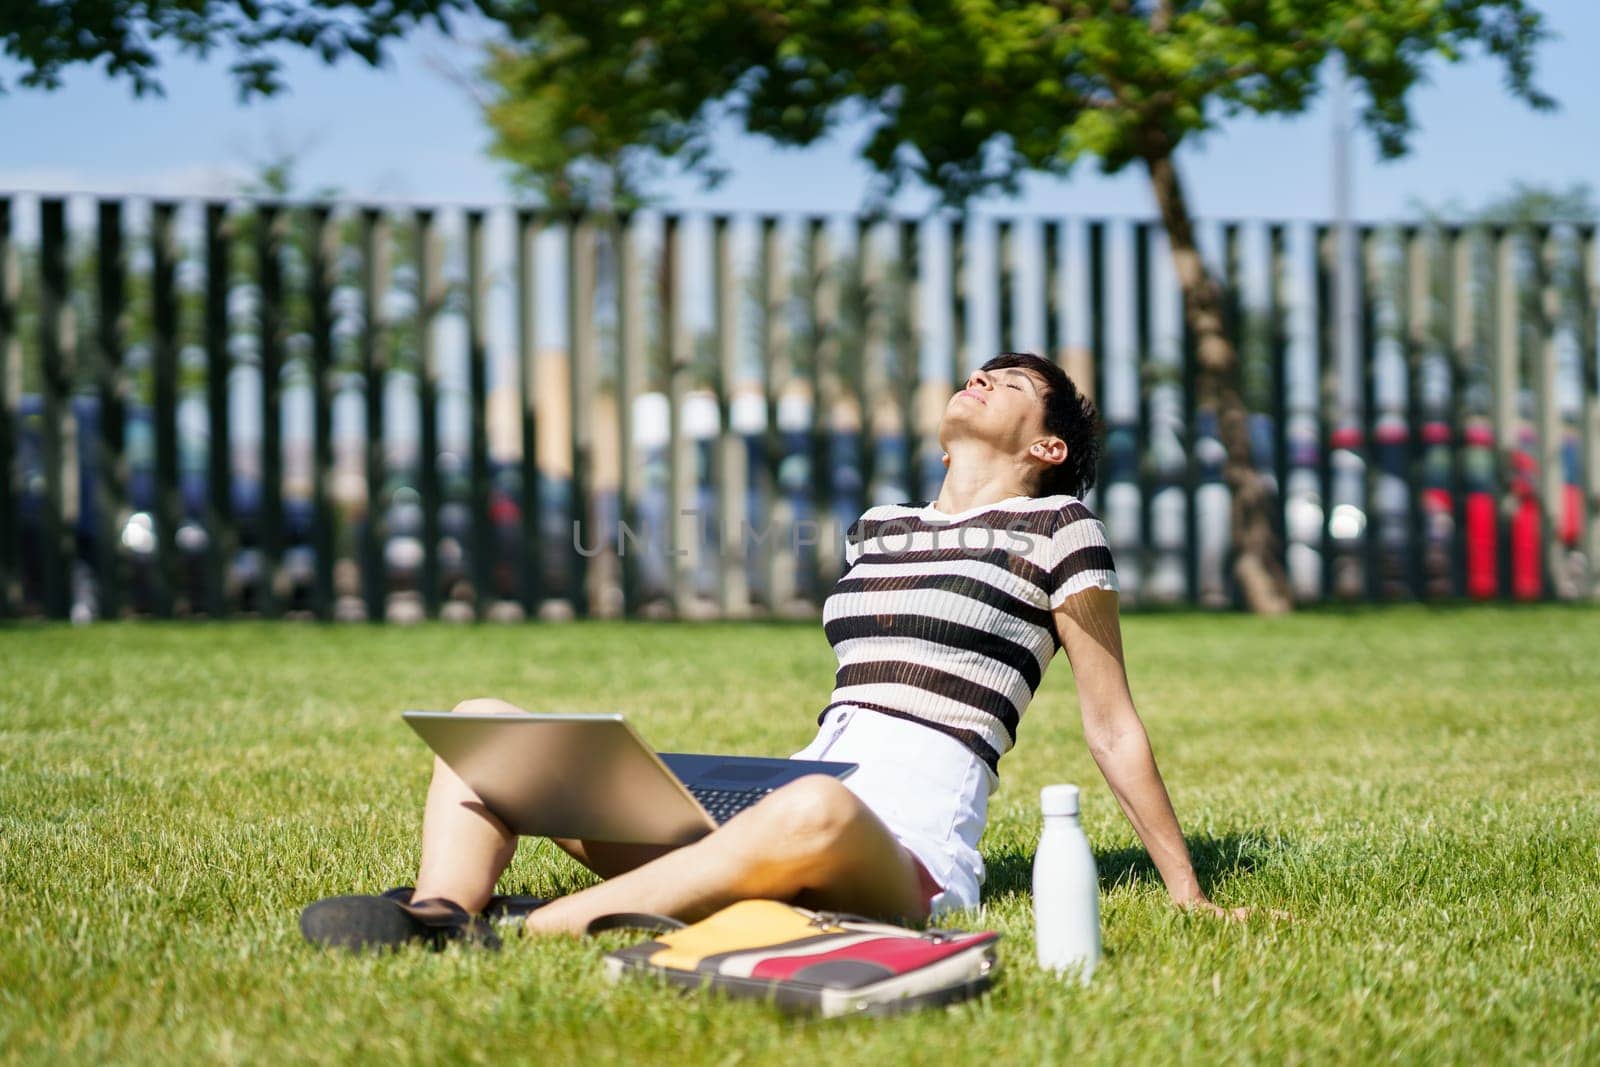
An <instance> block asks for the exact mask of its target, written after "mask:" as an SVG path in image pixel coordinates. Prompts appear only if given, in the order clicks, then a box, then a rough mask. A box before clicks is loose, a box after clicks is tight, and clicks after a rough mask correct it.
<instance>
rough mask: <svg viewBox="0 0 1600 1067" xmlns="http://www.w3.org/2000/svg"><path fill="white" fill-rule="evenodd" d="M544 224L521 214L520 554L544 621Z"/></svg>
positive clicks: (529, 607) (528, 608)
mask: <svg viewBox="0 0 1600 1067" xmlns="http://www.w3.org/2000/svg"><path fill="white" fill-rule="evenodd" d="M541 228H542V226H541V222H540V219H539V217H538V216H537V215H535V214H534V213H533V212H531V211H518V212H517V216H516V242H517V252H516V261H517V263H516V271H517V293H516V305H517V357H518V358H517V370H518V375H517V386H518V403H519V404H520V406H521V409H522V537H521V551H520V552H519V553H518V560H519V562H518V567H519V572H518V573H519V575H520V577H521V588H520V593H521V596H522V610H523V613H524V615H525V616H526V617H527V618H530V619H536V618H538V617H539V605H540V602H541V601H542V600H543V599H544V531H543V529H542V527H541V525H540V517H541V515H542V513H543V508H542V501H541V499H540V495H541V490H542V487H543V484H544V483H543V479H542V477H541V476H540V473H539V397H538V366H539V365H538V359H539V299H538V297H539V291H538V284H539V232H540V230H541Z"/></svg>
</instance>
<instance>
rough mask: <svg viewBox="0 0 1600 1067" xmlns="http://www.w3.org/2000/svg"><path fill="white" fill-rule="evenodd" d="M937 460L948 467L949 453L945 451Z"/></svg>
mask: <svg viewBox="0 0 1600 1067" xmlns="http://www.w3.org/2000/svg"><path fill="white" fill-rule="evenodd" d="M939 462H940V463H943V464H944V465H945V467H946V469H948V468H949V466H950V453H948V452H946V453H945V454H944V455H942V456H940V457H939Z"/></svg>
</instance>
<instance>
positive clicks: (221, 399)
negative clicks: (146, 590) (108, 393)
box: [204, 203, 239, 619]
mask: <svg viewBox="0 0 1600 1067" xmlns="http://www.w3.org/2000/svg"><path fill="white" fill-rule="evenodd" d="M204 240H205V255H206V292H205V312H204V315H205V325H204V329H205V347H206V514H205V524H206V531H207V532H208V533H209V534H210V537H209V539H208V541H207V545H206V614H208V615H210V616H211V617H212V618H213V619H221V618H225V617H227V614H228V609H229V605H228V600H229V598H228V574H229V571H230V570H231V568H232V566H233V559H234V554H235V553H236V552H237V551H238V548H239V534H238V527H237V524H236V523H235V521H234V510H233V459H232V457H233V447H232V433H233V428H232V420H231V419H230V418H229V413H228V391H229V386H230V384H231V382H230V378H231V376H232V372H233V358H232V352H231V351H230V349H229V347H228V277H229V251H230V232H229V222H228V217H227V207H226V205H224V204H220V203H210V204H207V205H206V206H205V236H204Z"/></svg>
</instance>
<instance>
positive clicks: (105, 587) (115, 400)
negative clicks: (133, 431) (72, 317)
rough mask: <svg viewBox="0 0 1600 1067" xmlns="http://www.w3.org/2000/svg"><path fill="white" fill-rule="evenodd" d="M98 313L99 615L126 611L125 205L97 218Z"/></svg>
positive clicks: (111, 204) (103, 205)
mask: <svg viewBox="0 0 1600 1067" xmlns="http://www.w3.org/2000/svg"><path fill="white" fill-rule="evenodd" d="M95 230H96V237H97V252H98V257H99V263H98V268H99V269H98V272H97V273H98V275H99V277H98V279H97V285H98V289H99V294H98V301H97V304H98V311H99V316H98V319H97V321H96V329H95V341H96V343H95V385H96V390H95V392H96V395H97V396H98V398H99V404H100V412H99V433H97V434H96V441H95V443H94V462H93V469H94V512H95V530H94V539H95V577H96V579H97V581H96V583H95V584H96V592H97V595H98V597H99V615H100V617H101V618H103V619H115V618H117V617H118V616H119V615H121V614H122V592H123V584H124V582H126V580H127V577H126V575H125V574H124V572H123V567H122V553H121V552H120V551H119V547H120V545H119V533H118V527H119V526H120V522H119V519H120V517H121V512H122V509H123V507H124V500H125V499H126V493H127V478H126V467H125V464H124V460H123V418H124V411H123V403H122V400H123V368H122V359H123V347H124V337H123V330H124V323H125V321H126V310H127V309H126V307H125V303H126V300H127V257H126V252H125V249H124V245H123V239H122V203H121V202H120V201H117V200H102V201H101V202H100V204H99V205H98V210H97V218H96V227H95Z"/></svg>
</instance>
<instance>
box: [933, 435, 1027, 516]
mask: <svg viewBox="0 0 1600 1067" xmlns="http://www.w3.org/2000/svg"><path fill="white" fill-rule="evenodd" d="M949 455H950V463H949V467H948V469H947V470H946V471H945V475H944V483H943V484H942V485H940V486H939V494H938V496H936V497H934V499H933V506H934V507H935V508H937V509H938V510H939V511H942V512H945V513H946V514H953V513H955V512H958V511H967V510H969V509H970V508H976V507H981V506H983V505H984V504H997V503H999V502H1000V501H1002V500H1010V499H1011V498H1012V497H1015V496H1026V495H1028V493H1029V492H1031V490H1030V489H1029V487H1028V484H1027V477H1026V472H1025V471H1023V470H1020V469H1018V467H1017V466H1016V465H1015V463H1014V462H1013V461H1012V460H1011V458H1010V457H1009V456H997V455H995V454H994V453H993V452H989V451H988V450H984V451H982V452H975V451H973V450H972V449H971V448H963V447H962V446H961V445H959V444H957V443H955V442H952V443H951V445H950V448H949Z"/></svg>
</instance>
